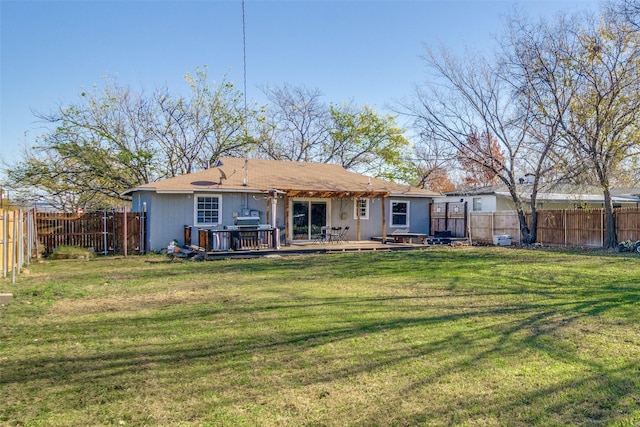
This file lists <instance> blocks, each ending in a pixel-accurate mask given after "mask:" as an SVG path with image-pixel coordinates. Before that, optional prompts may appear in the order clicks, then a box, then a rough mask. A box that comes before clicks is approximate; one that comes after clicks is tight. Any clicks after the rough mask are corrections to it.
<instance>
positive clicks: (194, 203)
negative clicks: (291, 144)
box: [124, 158, 439, 250]
mask: <svg viewBox="0 0 640 427" xmlns="http://www.w3.org/2000/svg"><path fill="white" fill-rule="evenodd" d="M124 194H128V195H131V197H132V210H133V211H135V212H142V211H146V213H147V231H146V243H147V249H148V250H159V249H162V248H166V247H167V244H168V242H171V241H172V240H174V239H176V240H178V242H179V243H180V244H182V243H183V242H182V241H181V240H182V236H183V235H184V234H183V233H184V229H185V226H189V227H192V228H193V229H208V230H224V229H229V228H230V227H232V226H233V225H234V224H235V222H236V221H237V219H238V217H240V218H242V217H252V218H259V222H260V223H261V224H266V225H268V226H272V227H276V228H277V229H279V230H280V235H281V240H284V239H286V240H287V241H313V240H314V239H315V238H316V237H317V235H318V234H319V233H320V230H321V227H323V226H330V227H332V226H333V227H342V228H343V229H344V228H345V227H349V235H348V238H349V239H350V240H369V239H371V238H372V237H377V236H382V237H385V236H386V235H387V234H391V233H394V232H406V233H420V234H429V207H430V203H431V202H432V199H433V197H435V196H439V193H434V192H431V191H426V190H421V189H417V188H413V187H410V186H407V185H401V184H396V183H393V182H388V181H384V180H381V179H376V178H370V177H368V176H365V175H361V174H357V173H353V172H349V171H347V170H346V169H344V168H342V167H341V166H339V165H332V164H321V163H303V162H288V161H275V160H259V159H237V158H222V159H220V160H219V161H218V162H216V165H215V167H212V168H210V169H207V170H203V171H200V172H195V173H191V174H187V175H183V176H179V177H175V178H170V179H166V180H162V181H158V182H153V183H149V184H143V185H140V186H137V187H135V188H132V189H129V190H127V191H126V192H125V193H124Z"/></svg>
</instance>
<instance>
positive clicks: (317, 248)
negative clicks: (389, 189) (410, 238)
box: [202, 240, 428, 260]
mask: <svg viewBox="0 0 640 427" xmlns="http://www.w3.org/2000/svg"><path fill="white" fill-rule="evenodd" d="M426 248H428V246H427V245H424V244H418V243H390V242H389V243H383V242H378V241H374V240H362V241H355V242H351V241H349V242H340V243H314V242H292V243H290V244H288V245H283V246H281V247H280V249H259V250H249V251H210V252H206V253H203V255H202V256H204V259H207V260H214V259H226V258H257V257H264V256H271V257H276V256H288V255H303V254H332V253H345V252H371V251H380V252H391V251H401V250H416V249H426Z"/></svg>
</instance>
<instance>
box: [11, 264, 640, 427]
mask: <svg viewBox="0 0 640 427" xmlns="http://www.w3.org/2000/svg"><path fill="white" fill-rule="evenodd" d="M474 259H475V258H474ZM304 261H305V260H295V262H287V263H286V264H285V266H286V269H287V270H288V271H287V274H288V275H289V277H298V275H299V276H304V274H305V273H304V271H295V270H297V269H300V270H303V265H304ZM485 261H486V262H489V263H492V265H499V264H500V263H501V260H500V259H499V258H498V257H490V258H488V259H486V260H485ZM443 262H447V263H448V262H449V260H446V261H443ZM319 263H320V267H321V268H326V269H327V270H326V272H327V274H336V276H340V275H339V273H338V271H339V270H337V269H336V268H335V266H332V265H331V263H329V261H326V260H321V261H319ZM325 263H326V264H325ZM383 264H384V265H382V266H380V265H376V269H377V270H376V271H377V272H378V274H383V273H382V271H383V270H386V273H384V274H385V275H390V277H392V276H393V275H394V274H396V273H397V274H400V271H401V270H402V268H405V269H406V265H404V267H401V266H395V265H394V263H393V258H386V259H384V263H383ZM250 265H251V266H252V268H255V272H256V274H257V273H260V274H264V272H265V270H272V271H277V272H280V271H281V270H282V269H283V268H284V267H283V265H282V264H268V263H265V264H264V265H259V266H258V267H254V266H255V264H250ZM221 267H222V268H230V269H231V270H233V268H235V266H231V267H229V266H221ZM316 267H318V266H316ZM352 267H353V269H355V270H356V271H355V272H353V271H350V273H349V274H354V277H357V276H359V275H360V274H361V273H362V272H363V271H365V269H366V268H370V266H368V267H363V266H362V263H361V262H353V266H352ZM437 268H445V267H443V266H440V267H437ZM483 268H488V267H487V266H486V265H485V266H483ZM207 269H208V268H207ZM290 270H294V271H290ZM342 276H343V275H342ZM342 276H340V277H342ZM577 278H579V277H578V276H574V277H568V278H567V277H564V278H563V279H562V280H561V281H559V282H556V281H553V280H546V281H545V280H539V281H538V282H535V281H534V280H532V279H528V278H526V277H525V278H519V279H517V280H514V281H513V283H511V284H510V286H508V287H506V288H499V287H494V286H485V287H476V286H473V284H468V283H466V284H464V283H462V284H460V283H458V284H456V285H455V286H450V284H449V285H448V286H444V287H440V288H437V289H436V290H437V292H427V291H428V290H431V291H432V290H433V289H431V288H429V289H428V288H424V290H425V295H414V294H409V293H408V292H407V289H404V291H405V292H404V293H402V291H396V292H400V294H397V295H382V296H370V295H352V296H336V297H320V296H310V295H306V294H296V295H295V296H291V294H290V292H291V290H290V289H287V290H278V289H274V290H273V292H274V293H275V294H277V293H278V292H282V293H283V296H282V298H280V299H277V298H274V299H270V300H268V301H266V300H261V299H250V298H247V299H246V300H244V299H240V300H233V299H223V300H215V301H211V300H209V301H203V302H202V303H189V304H180V305H175V306H168V307H164V308H162V309H156V310H152V311H150V312H148V313H146V314H144V315H140V314H136V315H132V314H131V313H120V312H114V313H103V314H102V315H100V316H99V317H97V318H90V319H85V318H82V317H75V318H73V317H72V318H70V319H67V320H65V322H64V323H56V322H55V321H52V320H46V321H43V320H41V321H40V322H39V323H38V324H35V325H31V326H30V327H29V328H30V330H28V331H27V330H26V328H25V329H24V330H22V331H18V332H23V333H25V334H27V336H28V337H38V338H37V339H38V340H39V341H37V342H30V343H28V347H30V348H31V350H34V351H33V352H29V353H28V354H25V356H24V357H18V355H16V357H12V358H9V359H8V360H3V366H2V373H1V375H0V387H2V388H11V389H14V390H15V389H16V388H19V387H23V386H29V385H31V386H32V387H35V386H37V385H38V384H56V383H59V384H64V385H65V387H66V388H67V389H66V390H60V389H57V391H51V392H47V391H46V390H43V392H44V393H53V394H55V398H56V399H57V400H59V401H60V402H61V405H63V407H64V406H66V408H67V410H78V409H79V408H83V407H85V406H86V405H100V404H104V403H105V402H104V400H107V401H109V402H111V404H113V402H114V401H116V402H117V401H119V402H122V404H125V403H127V401H130V400H137V399H144V398H145V396H147V397H149V393H150V391H149V390H145V386H144V384H146V383H148V382H149V381H150V378H151V377H153V378H155V379H156V380H157V381H158V384H160V385H162V386H165V387H167V389H169V390H172V389H176V388H180V387H179V384H181V383H193V385H192V390H191V391H190V393H192V394H193V395H194V396H198V395H202V396H205V395H209V394H211V393H214V394H217V395H228V396H229V398H228V399H227V400H225V401H224V402H218V403H217V404H218V405H222V406H225V405H226V406H228V407H229V408H232V407H234V406H243V405H245V406H246V405H249V403H250V401H251V399H254V398H255V395H256V394H257V395H261V396H262V398H263V399H266V397H264V396H266V395H268V394H276V395H277V394H279V393H280V392H283V391H284V389H288V388H292V389H304V388H305V387H308V386H318V385H322V386H324V387H327V388H331V387H332V386H335V385H336V384H337V383H344V382H345V381H348V380H349V379H353V380H355V379H356V378H359V379H360V380H359V381H366V380H367V379H370V378H371V377H372V376H376V375H384V372H387V371H389V370H396V372H397V374H396V377H399V378H400V379H401V380H402V381H401V382H400V384H401V385H399V386H398V389H397V390H391V391H388V392H385V390H380V393H381V396H380V398H379V399H378V400H377V401H376V403H375V405H371V406H370V407H368V408H367V415H366V416H365V417H364V419H362V418H361V419H360V420H359V421H358V422H354V423H355V424H360V425H380V424H387V421H389V423H390V422H391V421H392V422H393V423H395V424H397V425H415V424H422V423H427V424H428V423H433V422H436V423H438V422H442V421H443V420H447V422H448V423H450V424H469V423H472V422H473V421H474V420H489V421H491V420H494V423H499V421H500V420H501V419H507V420H509V421H508V422H507V424H512V425H513V424H515V425H536V424H537V425H548V424H560V425H562V424H564V425H566V424H575V423H579V424H584V425H606V424H610V423H612V422H615V421H617V420H621V419H624V417H626V416H628V415H629V414H630V413H632V411H633V410H636V411H637V410H638V407H639V402H640V396H639V395H638V389H640V379H639V378H640V370H639V362H640V361H639V360H638V353H637V352H636V353H635V356H634V354H633V353H631V354H630V355H629V354H622V355H621V354H616V353H615V349H602V351H596V352H592V351H587V350H584V349H581V348H580V345H581V343H580V335H581V334H582V335H583V338H584V340H585V342H587V343H589V345H590V346H595V347H597V345H598V342H599V341H598V334H599V331H598V328H602V327H604V326H608V325H609V326H612V327H619V328H620V331H627V330H634V329H632V326H633V324H634V323H633V322H634V321H635V318H634V317H633V315H632V314H631V313H632V311H633V310H635V309H637V306H638V304H639V303H640V295H639V293H638V286H637V285H635V286H634V282H633V281H630V280H629V279H628V278H624V277H623V278H617V279H613V280H611V282H609V283H608V284H607V285H606V286H603V287H592V288H590V287H586V288H585V287H576V286H573V287H568V288H567V289H564V290H563V289H562V285H563V283H565V282H566V283H570V282H571V280H575V279H577ZM454 279H455V278H454ZM529 280H531V282H534V283H536V284H537V286H532V285H531V283H529V282H528V281H529ZM452 282H453V283H454V284H455V283H456V281H455V280H452ZM411 291H412V292H415V290H414V289H411ZM626 314H629V317H627V316H626ZM607 316H611V318H612V319H611V321H610V322H609V321H608V319H606V317H607ZM14 332H15V331H14ZM2 335H4V336H5V337H10V335H12V331H7V330H5V332H3V333H2ZM616 339H622V338H621V337H617V338H616ZM633 340H635V341H633V342H631V343H630V344H629V346H630V348H631V349H635V350H636V351H637V350H638V341H637V340H638V337H637V336H636V337H633ZM24 342H25V343H26V342H27V341H26V340H25V341H24ZM74 343H76V344H74ZM40 345H42V346H46V347H47V348H50V349H56V348H57V349H58V351H56V352H53V353H52V354H43V353H41V352H39V351H38V348H37V347H38V346H40ZM0 348H2V347H1V346H0ZM28 350H29V349H27V351H28ZM518 360H521V361H522V363H528V362H530V363H534V364H535V365H536V369H539V370H540V380H539V381H537V380H536V378H535V376H536V374H535V372H534V371H529V370H527V369H525V368H526V366H523V367H521V368H522V369H520V367H518V366H517V365H518ZM505 361H507V362H505ZM502 363H508V364H509V367H508V369H505V367H504V366H503V365H502ZM545 364H548V365H551V366H553V367H554V369H557V370H558V378H556V379H554V378H552V377H553V375H554V374H555V371H554V370H551V369H550V368H549V369H548V370H547V368H545ZM513 365H515V366H513ZM501 369H505V370H511V371H515V373H514V372H510V374H509V375H511V377H509V378H504V382H503V383H502V380H503V378H501V377H500V375H499V374H492V376H491V377H490V378H491V380H492V383H491V384H487V385H486V387H487V389H490V391H491V392H490V393H489V392H487V393H485V392H483V390H482V385H479V386H478V387H479V388H473V387H466V386H465V385H464V381H462V382H461V385H460V386H459V387H460V392H459V393H453V392H451V390H449V389H448V388H447V384H450V383H451V382H456V381H460V380H461V379H464V378H475V381H480V382H481V381H482V380H481V378H482V376H483V375H487V376H488V375H490V374H489V372H493V371H500V370H501ZM532 369H533V368H532ZM203 371H204V372H206V374H207V376H208V377H210V378H211V380H210V381H203V380H202V378H201V377H200V375H201V373H202V372H203ZM229 371H231V372H232V374H229ZM263 371H264V372H271V373H273V374H261V372H263ZM566 371H570V372H568V373H567V372H566ZM478 374H481V375H478ZM268 375H278V376H279V377H282V380H281V381H282V383H283V385H281V386H280V387H282V389H275V390H273V389H272V388H271V387H272V386H273V380H271V379H270V378H269V377H268ZM519 375H520V376H519ZM514 376H515V377H514ZM239 377H240V378H245V379H244V380H243V381H247V380H246V377H250V378H251V382H250V384H246V383H244V382H243V381H240V382H238V383H233V381H234V380H237V379H238V378H239ZM362 378H364V379H362ZM215 379H218V380H215ZM519 380H522V382H523V383H524V384H523V385H522V386H519V385H518V384H517V382H518V381H519ZM514 383H515V384H514ZM230 388H235V389H237V390H239V392H238V393H237V394H234V393H231V392H230V391H229V389H230ZM132 391H135V393H137V395H136V396H135V397H133V396H132ZM244 395H247V396H248V397H243V396H244ZM420 399H427V400H428V399H433V401H438V402H435V403H434V402H428V401H425V402H424V404H423V406H422V407H420V406H419V402H416V401H415V400H420ZM408 401H410V402H413V404H412V405H409V406H404V407H405V408H406V409H404V410H399V409H398V408H402V407H403V404H404V403H406V402H408ZM425 407H426V409H425ZM6 408H8V409H5V410H6V411H12V409H11V408H12V404H11V401H9V403H8V404H7V406H6ZM13 408H14V409H15V406H14V407H13ZM230 410H231V409H230ZM0 411H2V409H0ZM0 414H2V412H0ZM280 415H281V416H282V414H280ZM2 419H3V418H1V417H0V420H2ZM4 419H5V421H7V420H10V419H20V418H18V417H17V416H16V417H15V418H14V416H13V415H11V416H5V417H4ZM289 419H290V421H291V424H294V423H295V416H293V415H291V416H290V417H289ZM21 421H22V422H24V421H25V420H24V418H23V419H21ZM298 421H300V420H298ZM345 421H346V423H347V424H351V422H350V420H348V419H347V420H345ZM488 423H489V424H491V422H488Z"/></svg>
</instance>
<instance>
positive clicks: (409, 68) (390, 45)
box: [0, 0, 598, 163]
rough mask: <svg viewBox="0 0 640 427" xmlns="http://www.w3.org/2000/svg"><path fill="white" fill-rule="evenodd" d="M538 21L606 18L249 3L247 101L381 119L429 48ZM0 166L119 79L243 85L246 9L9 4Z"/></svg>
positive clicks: (421, 71)
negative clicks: (310, 93)
mask: <svg viewBox="0 0 640 427" xmlns="http://www.w3.org/2000/svg"><path fill="white" fill-rule="evenodd" d="M516 5H517V7H520V8H522V9H523V10H524V11H525V12H527V13H528V14H529V15H531V16H533V17H537V16H551V15H553V14H554V13H556V12H558V11H560V10H564V11H577V10H584V9H587V10H597V9H598V2H597V1H595V0H578V1H551V0H549V1H547V0H534V1H507V0H502V1H478V0H476V1H457V0H449V1H427V0H414V1H390V0H389V1H382V0H378V1H355V0H352V1H341V0H334V1H314V0H307V1H302V0H299V1H268V0H265V1H252V0H246V1H245V23H246V26H245V28H246V66H247V96H248V98H249V100H253V99H255V100H257V101H259V102H261V103H262V102H264V99H263V95H262V92H261V91H260V89H259V87H260V86H264V85H272V86H280V85H282V84H284V83H289V84H292V85H304V86H307V87H310V88H318V89H319V90H320V91H321V92H322V93H323V94H324V101H325V102H327V103H340V102H343V101H353V102H355V103H356V104H359V105H363V104H367V105H370V106H373V107H374V108H376V109H377V110H378V111H380V112H388V109H387V107H388V106H390V105H393V104H394V103H396V102H397V101H398V100H400V99H402V98H406V97H408V96H410V95H411V91H412V86H413V85H414V84H415V83H418V82H420V81H423V80H424V79H425V78H426V75H425V66H424V62H423V61H422V60H421V59H420V56H421V55H422V53H423V45H424V44H425V43H428V44H431V45H434V46H438V45H440V44H442V45H444V46H446V47H447V48H448V49H451V50H453V51H454V52H463V51H464V47H465V46H467V47H469V48H471V49H473V50H475V51H478V50H480V51H487V52H489V51H490V50H491V49H492V48H493V46H494V36H497V35H499V34H500V32H501V29H502V18H503V16H504V15H505V14H508V13H510V12H511V11H512V9H513V7H514V6H516ZM0 20H1V22H0V28H1V30H0V31H1V33H0V43H1V44H0V51H1V54H0V61H1V62H0V148H1V149H0V160H4V161H5V162H9V163H13V162H15V161H16V160H18V158H19V151H20V147H21V146H24V145H29V144H32V143H33V142H34V140H35V137H36V135H38V134H39V133H42V131H43V129H42V124H40V123H37V122H36V119H35V117H34V115H33V113H32V111H33V110H35V111H40V112H48V111H50V110H52V109H55V107H56V106H57V105H59V104H62V105H66V104H69V103H71V102H73V101H75V100H76V99H77V96H78V94H79V93H80V92H81V91H82V89H83V88H91V87H92V86H93V85H95V84H100V83H101V81H102V77H103V76H111V77H115V78H117V80H118V82H119V83H120V84H122V85H126V86H130V87H131V88H132V89H135V90H141V89H143V88H144V89H146V90H147V91H152V90H153V89H154V88H155V87H158V86H164V85H166V86H167V87H168V88H169V89H170V90H172V91H178V92H186V90H187V87H186V85H185V83H184V80H183V76H184V75H185V74H186V73H193V72H194V71H195V69H196V67H199V66H204V65H206V66H207V67H208V74H209V77H210V79H213V80H216V81H220V80H222V78H223V76H225V74H226V75H228V77H227V78H228V80H230V81H232V82H234V83H235V84H236V86H237V88H239V89H240V90H242V88H243V64H244V61H243V31H242V2H241V0H232V1H231V0H230V1H204V0H203V1H153V0H146V1H115V0H114V1H29V0H22V1H11V0H0Z"/></svg>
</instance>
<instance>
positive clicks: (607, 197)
mask: <svg viewBox="0 0 640 427" xmlns="http://www.w3.org/2000/svg"><path fill="white" fill-rule="evenodd" d="M604 215H605V236H604V247H605V248H606V249H611V248H615V247H616V245H617V244H618V237H617V236H616V219H615V216H614V214H613V200H612V199H611V191H610V190H609V187H608V186H605V188H604Z"/></svg>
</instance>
